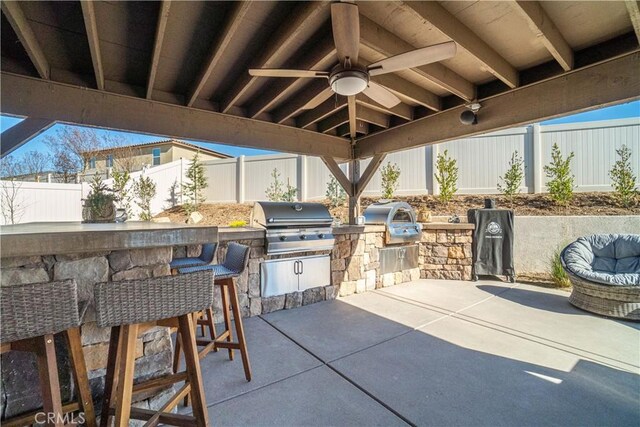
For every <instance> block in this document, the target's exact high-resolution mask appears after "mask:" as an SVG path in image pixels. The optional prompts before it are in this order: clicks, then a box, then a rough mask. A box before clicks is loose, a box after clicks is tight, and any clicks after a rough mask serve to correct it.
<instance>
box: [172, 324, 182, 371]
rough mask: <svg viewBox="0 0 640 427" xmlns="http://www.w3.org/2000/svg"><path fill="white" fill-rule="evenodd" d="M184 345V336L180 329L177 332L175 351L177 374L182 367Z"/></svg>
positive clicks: (174, 367)
mask: <svg viewBox="0 0 640 427" xmlns="http://www.w3.org/2000/svg"><path fill="white" fill-rule="evenodd" d="M181 346H182V338H181V337H180V330H178V331H177V332H176V348H175V351H174V352H173V373H174V374H175V373H176V372H178V370H179V369H180V350H181Z"/></svg>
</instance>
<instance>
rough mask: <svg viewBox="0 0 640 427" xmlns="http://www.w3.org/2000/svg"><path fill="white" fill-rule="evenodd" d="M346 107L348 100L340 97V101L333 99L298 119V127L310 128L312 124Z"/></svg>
mask: <svg viewBox="0 0 640 427" xmlns="http://www.w3.org/2000/svg"><path fill="white" fill-rule="evenodd" d="M345 105H347V98H345V97H344V96H339V97H338V99H335V97H331V98H329V99H327V100H326V101H325V102H323V103H322V104H320V105H319V106H318V107H316V108H314V109H313V110H309V111H305V112H304V113H302V114H300V115H299V116H298V117H296V126H298V127H301V128H308V127H309V126H311V125H312V124H314V123H317V122H319V121H320V120H322V119H324V118H326V117H328V116H330V115H331V114H333V113H335V112H336V111H338V110H339V109H341V108H344V106H345Z"/></svg>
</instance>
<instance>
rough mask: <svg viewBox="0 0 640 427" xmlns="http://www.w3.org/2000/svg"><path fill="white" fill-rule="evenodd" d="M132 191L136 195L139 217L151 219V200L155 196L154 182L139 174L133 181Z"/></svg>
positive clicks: (145, 219) (144, 219)
mask: <svg viewBox="0 0 640 427" xmlns="http://www.w3.org/2000/svg"><path fill="white" fill-rule="evenodd" d="M133 193H134V194H135V195H136V198H137V199H136V204H137V205H138V207H139V208H140V215H139V216H140V219H141V220H142V221H151V218H153V215H152V214H151V201H152V200H153V198H154V197H155V196H156V183H155V182H153V180H152V179H151V178H149V177H145V176H140V178H139V179H138V180H137V181H135V180H134V181H133Z"/></svg>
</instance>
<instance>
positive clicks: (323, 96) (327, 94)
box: [302, 87, 333, 110]
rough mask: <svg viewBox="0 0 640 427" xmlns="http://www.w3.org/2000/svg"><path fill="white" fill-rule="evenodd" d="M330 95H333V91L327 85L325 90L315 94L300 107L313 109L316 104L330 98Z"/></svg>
mask: <svg viewBox="0 0 640 427" xmlns="http://www.w3.org/2000/svg"><path fill="white" fill-rule="evenodd" d="M332 96H333V91H332V90H331V88H330V87H327V88H326V89H325V90H323V91H322V92H320V93H319V94H317V95H316V96H315V97H314V98H313V99H312V100H311V101H309V102H307V103H306V104H305V105H304V107H302V109H303V110H313V109H314V108H316V107H317V106H318V105H320V104H322V103H323V102H324V101H326V100H327V99H329V98H331V97H332Z"/></svg>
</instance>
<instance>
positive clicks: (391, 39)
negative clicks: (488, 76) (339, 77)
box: [360, 16, 476, 110]
mask: <svg viewBox="0 0 640 427" xmlns="http://www.w3.org/2000/svg"><path fill="white" fill-rule="evenodd" d="M360 43H362V44H363V45H365V46H367V47H369V48H370V49H373V50H375V51H376V52H379V53H381V54H383V55H385V56H387V57H390V56H394V55H399V54H401V53H405V52H408V51H410V50H414V49H416V48H415V46H412V45H410V44H409V43H407V42H405V41H404V40H402V39H401V38H399V37H398V36H396V35H395V34H393V33H391V32H390V31H387V30H386V29H384V28H382V27H381V26H380V25H378V24H376V23H375V22H373V21H372V20H370V19H368V18H366V17H364V16H360ZM410 71H412V72H414V73H417V74H418V75H420V76H422V77H423V78H426V79H427V80H429V81H431V82H432V83H434V84H436V85H438V86H440V87H441V88H443V89H445V90H446V91H448V92H451V93H453V94H454V95H457V96H459V97H460V98H462V99H464V100H466V101H471V100H473V99H474V98H475V96H476V90H475V86H474V85H473V83H471V82H469V81H468V80H466V79H464V78H463V77H461V76H460V75H458V74H456V73H455V72H453V71H452V70H450V69H448V68H447V67H445V66H444V65H442V64H440V63H438V62H436V63H433V64H428V65H423V66H422V67H417V68H411V69H410ZM433 104H434V105H429V108H432V109H434V110H439V109H440V103H439V102H434V103H433Z"/></svg>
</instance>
